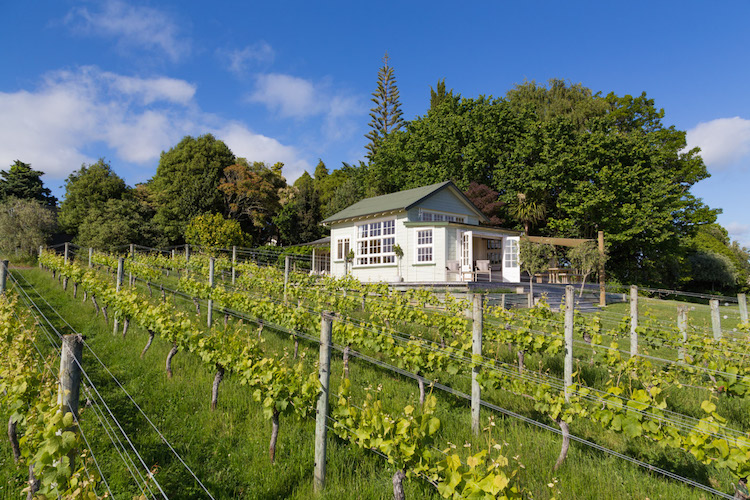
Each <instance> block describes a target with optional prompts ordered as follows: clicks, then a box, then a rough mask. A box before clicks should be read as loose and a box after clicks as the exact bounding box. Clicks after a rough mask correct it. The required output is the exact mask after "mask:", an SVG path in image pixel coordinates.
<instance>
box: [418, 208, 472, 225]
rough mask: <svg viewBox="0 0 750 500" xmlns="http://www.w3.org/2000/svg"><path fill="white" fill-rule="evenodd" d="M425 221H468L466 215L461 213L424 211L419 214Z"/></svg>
mask: <svg viewBox="0 0 750 500" xmlns="http://www.w3.org/2000/svg"><path fill="white" fill-rule="evenodd" d="M419 216H420V219H422V221H423V222H461V223H463V222H466V217H463V216H461V215H451V214H443V213H440V212H428V211H426V210H425V211H422V212H420V214H419Z"/></svg>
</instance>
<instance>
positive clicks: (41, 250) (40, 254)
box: [37, 245, 44, 269]
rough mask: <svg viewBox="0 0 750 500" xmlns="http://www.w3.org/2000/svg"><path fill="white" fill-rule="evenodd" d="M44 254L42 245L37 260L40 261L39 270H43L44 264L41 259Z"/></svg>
mask: <svg viewBox="0 0 750 500" xmlns="http://www.w3.org/2000/svg"><path fill="white" fill-rule="evenodd" d="M42 252H44V247H43V246H42V245H39V259H37V260H39V261H40V262H39V268H40V269H41V268H42V263H41V259H42Z"/></svg>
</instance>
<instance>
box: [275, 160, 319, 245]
mask: <svg viewBox="0 0 750 500" xmlns="http://www.w3.org/2000/svg"><path fill="white" fill-rule="evenodd" d="M293 187H294V190H293V191H294V195H293V197H292V198H291V199H290V200H289V202H288V203H286V204H285V205H284V206H283V207H282V208H281V210H280V211H279V213H278V214H277V215H276V217H274V224H275V225H276V227H277V228H278V231H279V240H280V243H281V244H282V245H285V246H286V245H296V244H299V243H307V242H310V241H314V240H316V239H318V238H320V237H321V236H322V235H323V228H321V227H320V225H319V224H320V221H321V220H322V219H323V218H322V217H321V214H320V199H319V198H318V192H317V190H316V189H315V181H314V180H313V178H312V177H310V174H308V173H307V172H305V173H304V174H302V176H301V177H300V178H299V179H297V180H296V181H295V183H294V186H293Z"/></svg>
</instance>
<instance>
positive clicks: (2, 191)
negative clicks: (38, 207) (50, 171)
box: [0, 160, 57, 207]
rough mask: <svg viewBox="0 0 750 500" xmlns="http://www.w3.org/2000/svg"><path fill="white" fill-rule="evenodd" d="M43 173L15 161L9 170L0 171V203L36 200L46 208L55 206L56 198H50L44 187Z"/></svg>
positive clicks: (49, 193) (50, 193)
mask: <svg viewBox="0 0 750 500" xmlns="http://www.w3.org/2000/svg"><path fill="white" fill-rule="evenodd" d="M43 174H44V172H40V171H38V170H32V168H31V165H29V164H28V163H24V162H22V161H19V160H16V161H15V162H14V163H13V165H11V166H10V170H8V171H7V172H6V171H5V170H2V171H0V177H2V179H0V202H2V201H5V200H7V199H9V198H20V199H22V200H36V201H38V202H41V203H42V205H44V206H47V207H54V206H55V205H57V198H55V197H54V196H52V192H51V191H50V190H49V188H46V187H44V183H42V179H41V177H42V175H43Z"/></svg>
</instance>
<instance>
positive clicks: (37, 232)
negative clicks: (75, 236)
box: [0, 198, 56, 256]
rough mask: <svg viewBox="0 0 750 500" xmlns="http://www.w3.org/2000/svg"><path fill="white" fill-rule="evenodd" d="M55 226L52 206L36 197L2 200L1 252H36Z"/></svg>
mask: <svg viewBox="0 0 750 500" xmlns="http://www.w3.org/2000/svg"><path fill="white" fill-rule="evenodd" d="M55 228H56V221H55V214H54V211H53V209H52V208H50V207H45V206H44V205H43V204H42V203H41V202H39V201H37V200H31V199H25V200H23V199H20V198H8V199H6V200H4V201H2V202H0V252H3V253H5V254H13V253H15V252H20V253H22V254H23V255H24V256H33V255H36V253H37V249H38V248H39V246H40V245H46V244H47V242H48V241H49V239H50V237H51V236H52V234H53V232H54V231H55Z"/></svg>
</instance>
